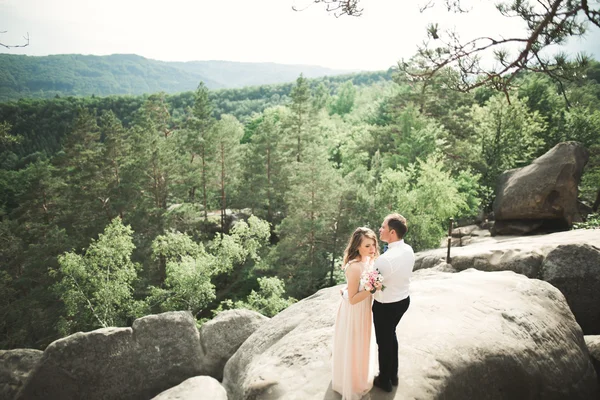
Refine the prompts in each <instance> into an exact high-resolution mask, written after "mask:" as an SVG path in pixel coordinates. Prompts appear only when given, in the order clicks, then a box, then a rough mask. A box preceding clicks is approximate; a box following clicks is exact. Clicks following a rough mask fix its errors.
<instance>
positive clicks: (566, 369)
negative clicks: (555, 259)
mask: <svg viewBox="0 0 600 400" xmlns="http://www.w3.org/2000/svg"><path fill="white" fill-rule="evenodd" d="M427 272H428V273H427V274H423V275H422V274H415V277H414V279H413V284H412V288H411V303H412V304H411V307H410V309H409V310H408V312H407V313H406V315H405V317H404V318H403V320H402V322H401V323H400V325H399V326H398V330H397V333H398V340H399V343H400V346H399V358H400V365H401V367H400V374H399V375H400V377H399V378H400V385H399V386H398V387H397V388H395V389H394V392H393V393H391V394H389V395H387V396H386V397H382V398H387V399H447V400H453V399H457V400H458V399H460V400H462V399H482V400H485V399H595V398H596V397H595V396H597V395H598V382H597V381H596V376H595V371H594V367H593V366H592V363H591V361H590V358H589V353H588V350H587V348H586V345H585V342H584V339H583V334H582V332H581V328H580V327H579V325H577V323H576V321H575V319H574V317H573V314H572V313H571V311H570V310H569V308H568V305H567V303H566V301H565V299H564V297H563V295H562V294H561V293H560V291H559V290H558V289H556V288H554V287H552V286H551V285H550V284H548V283H545V282H542V281H539V280H534V279H528V278H526V277H525V276H522V275H518V274H515V273H513V272H493V273H487V272H479V271H475V270H469V271H464V272H461V273H443V272H437V273H435V272H432V271H427ZM339 290H340V287H333V288H328V289H323V290H321V291H319V292H317V293H316V294H315V295H313V296H311V297H309V298H306V299H304V300H302V301H300V302H298V303H296V304H294V305H292V306H291V307H289V308H288V309H286V310H285V311H283V312H281V313H280V314H278V315H276V316H275V317H273V318H271V320H270V321H269V322H268V323H266V324H265V325H263V326H262V327H261V328H259V329H258V330H257V331H256V332H255V333H254V334H252V336H250V337H249V338H248V339H247V340H246V341H245V342H244V344H243V345H242V346H241V347H240V348H239V350H238V351H237V352H236V353H235V354H234V356H233V357H232V358H231V359H230V360H229V362H228V363H227V365H226V366H225V377H224V380H223V385H224V386H225V388H226V389H227V391H228V394H229V396H230V397H229V398H230V399H233V400H236V399H276V398H282V399H283V398H284V399H324V400H326V399H339V395H337V394H335V393H334V392H333V391H332V390H331V340H332V334H333V324H334V319H335V314H336V310H337V308H338V304H339V301H340V298H339ZM373 393H377V394H378V395H382V396H383V393H382V392H381V391H379V390H378V389H373Z"/></svg>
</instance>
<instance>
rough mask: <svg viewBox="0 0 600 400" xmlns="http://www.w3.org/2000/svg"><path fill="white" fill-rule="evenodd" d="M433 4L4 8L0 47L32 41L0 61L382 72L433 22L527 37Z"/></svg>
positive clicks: (46, 3) (500, 20)
mask: <svg viewBox="0 0 600 400" xmlns="http://www.w3.org/2000/svg"><path fill="white" fill-rule="evenodd" d="M436 1H437V2H438V3H439V4H436V7H434V8H433V9H429V10H427V11H425V12H424V13H420V12H419V7H420V6H422V5H423V4H424V3H425V2H424V1H418V0H362V2H361V3H360V4H361V7H363V8H364V12H363V15H362V16H361V17H358V18H357V17H348V16H342V17H340V18H336V17H335V16H334V15H333V14H329V13H327V12H326V11H325V9H324V6H323V5H321V4H312V0H161V1H159V0H0V31H5V33H2V34H0V42H1V43H5V44H18V43H22V42H23V39H22V37H23V36H24V35H27V34H29V38H30V44H29V46H27V47H24V48H11V49H4V48H0V52H2V53H9V54H27V55H32V56H43V55H49V54H75V53H78V54H93V55H108V54H138V55H141V56H143V57H146V58H151V59H155V60H162V61H194V60H227V61H244V62H275V63H281V64H304V65H319V66H323V67H329V68H335V69H347V70H383V69H387V68H389V67H391V66H393V65H396V64H397V62H398V61H399V60H400V59H403V58H404V59H408V58H410V57H411V56H412V55H413V54H415V51H416V46H417V45H418V44H419V43H421V42H422V41H423V40H424V39H425V37H426V35H425V32H426V30H425V28H426V26H427V23H428V22H432V21H434V22H437V23H439V26H440V28H442V29H446V28H454V29H456V30H457V31H458V32H459V33H460V34H461V37H464V38H472V37H475V36H479V35H484V34H485V35H490V34H492V33H496V34H503V35H505V36H511V35H515V34H518V33H519V32H521V31H522V30H523V27H522V26H521V25H520V23H519V21H518V20H516V19H507V18H504V17H502V16H500V15H499V14H498V12H497V11H496V10H495V8H494V7H493V2H492V1H489V0H470V3H469V7H470V8H471V11H470V12H469V13H468V14H465V15H456V14H452V13H448V12H447V11H445V10H444V9H443V7H442V6H443V1H441V0H436ZM463 1H469V0H463ZM311 4H312V5H311ZM292 6H296V7H297V8H305V10H304V11H302V12H297V11H294V10H292ZM594 43H596V44H594ZM597 43H600V29H596V30H593V29H592V30H591V32H590V34H589V35H588V36H587V37H586V38H585V39H583V40H581V39H576V40H572V41H570V42H569V43H568V44H567V46H566V50H567V51H569V52H571V53H574V52H578V51H586V52H587V53H588V54H592V55H594V56H595V58H596V59H599V60H600V44H597Z"/></svg>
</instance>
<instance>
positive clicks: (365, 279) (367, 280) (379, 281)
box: [360, 269, 385, 293]
mask: <svg viewBox="0 0 600 400" xmlns="http://www.w3.org/2000/svg"><path fill="white" fill-rule="evenodd" d="M360 283H361V285H363V287H364V288H365V290H368V291H369V292H371V293H375V292H376V291H377V290H383V289H385V286H384V285H383V276H382V275H381V273H380V272H379V270H378V269H372V270H367V271H365V272H363V274H362V275H361V277H360Z"/></svg>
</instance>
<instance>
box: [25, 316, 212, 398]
mask: <svg viewBox="0 0 600 400" xmlns="http://www.w3.org/2000/svg"><path fill="white" fill-rule="evenodd" d="M200 365H201V352H200V342H199V334H198V329H197V328H196V321H195V320H194V318H193V317H192V315H191V314H190V313H189V312H183V311H181V312H168V313H164V314H159V315H149V316H146V317H143V318H140V319H137V320H135V321H134V323H133V326H132V327H131V328H103V329H98V330H95V331H92V332H86V333H81V332H80V333H76V334H73V335H71V336H67V337H65V338H63V339H59V340H57V341H55V342H53V343H51V344H50V345H49V346H48V347H47V348H46V350H45V351H44V354H43V356H42V358H41V360H40V362H39V364H38V366H37V368H36V369H35V370H34V371H33V372H32V373H31V375H30V377H29V379H28V380H27V382H26V383H25V385H24V386H23V388H22V389H21V391H20V392H19V394H18V395H17V399H22V400H35V399H40V400H42V399H43V400H54V399H56V400H79V399H86V400H95V399H98V400H100V399H124V400H125V399H140V400H142V399H144V400H145V399H149V398H152V397H154V396H156V395H157V394H159V393H161V392H162V391H164V390H166V389H169V388H171V387H173V386H176V385H178V384H180V383H181V382H183V381H184V380H186V379H188V378H190V377H194V376H197V375H200Z"/></svg>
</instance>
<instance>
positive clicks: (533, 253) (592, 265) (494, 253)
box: [415, 229, 600, 335]
mask: <svg viewBox="0 0 600 400" xmlns="http://www.w3.org/2000/svg"><path fill="white" fill-rule="evenodd" d="M445 258H446V249H435V250H429V251H425V252H420V253H418V254H417V255H416V262H415V269H416V270H418V269H422V268H431V267H434V266H436V265H438V264H440V263H441V262H443V261H444V260H445ZM450 264H452V267H453V268H454V269H456V270H458V271H462V270H465V269H469V268H475V269H478V270H481V271H507V270H508V271H514V272H517V273H520V274H523V275H525V276H528V277H530V278H537V279H542V280H545V281H547V282H550V283H551V284H552V285H554V286H556V287H557V288H559V289H560V290H561V291H562V292H563V294H564V296H565V297H566V298H567V301H568V303H569V306H570V307H571V310H572V311H573V314H575V318H577V322H579V324H580V325H581V327H582V329H583V332H584V333H585V334H586V335H594V334H600V291H599V290H598V287H600V229H578V230H573V231H567V232H557V233H553V234H549V235H537V236H524V237H514V236H509V237H500V236H496V237H491V238H485V240H480V241H478V242H476V243H473V244H470V245H468V246H465V247H455V248H452V249H451V262H450Z"/></svg>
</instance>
